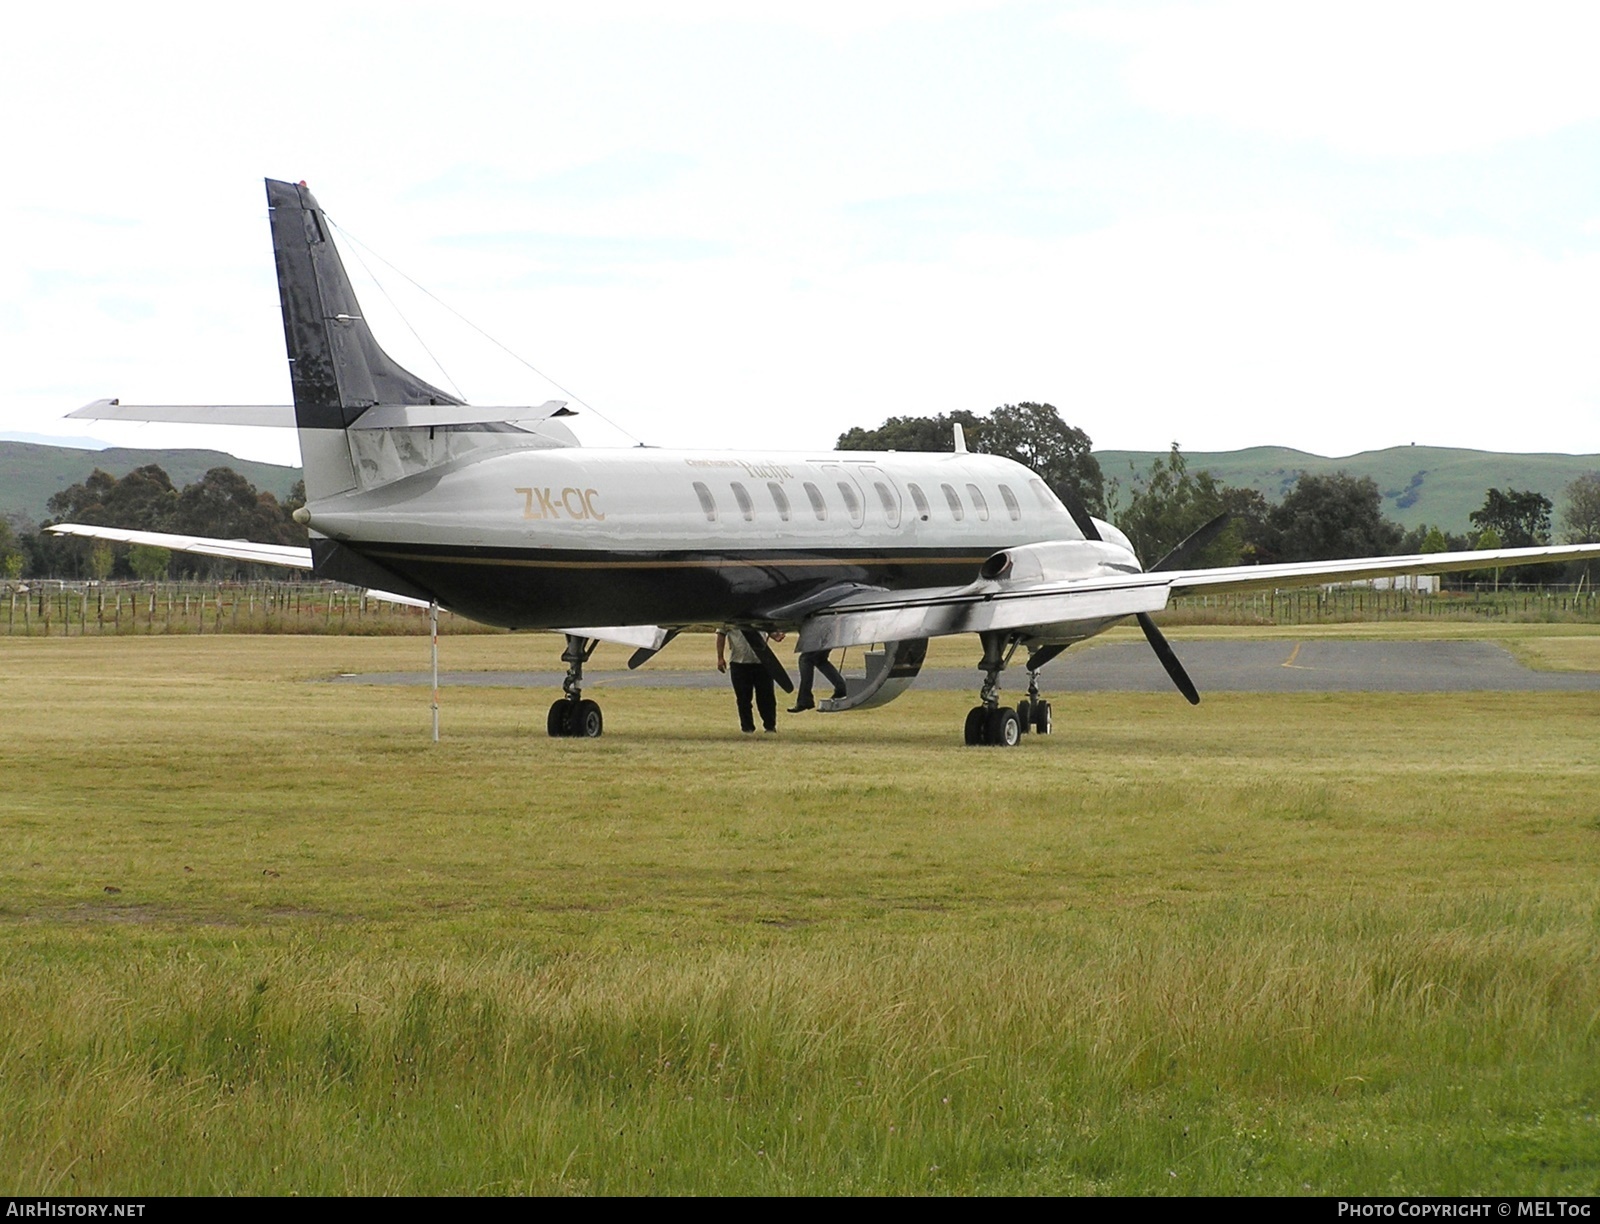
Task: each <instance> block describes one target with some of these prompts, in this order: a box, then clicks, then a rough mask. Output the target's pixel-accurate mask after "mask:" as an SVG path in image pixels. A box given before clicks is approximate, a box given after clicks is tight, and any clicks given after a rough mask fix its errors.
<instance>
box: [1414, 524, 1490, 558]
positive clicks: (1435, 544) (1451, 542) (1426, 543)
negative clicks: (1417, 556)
mask: <svg viewBox="0 0 1600 1224" xmlns="http://www.w3.org/2000/svg"><path fill="white" fill-rule="evenodd" d="M1471 547H1472V541H1471V540H1469V539H1468V538H1467V537H1466V536H1464V535H1456V534H1455V533H1454V532H1450V531H1446V530H1445V529H1444V528H1443V527H1440V526H1439V525H1438V524H1433V525H1431V526H1430V525H1429V524H1427V523H1423V524H1422V526H1420V527H1413V528H1412V529H1411V530H1410V531H1408V532H1406V533H1405V535H1404V536H1403V537H1401V540H1400V546H1399V548H1397V549H1396V550H1395V551H1396V552H1402V553H1438V552H1466V551H1467V550H1468V549H1469V548H1471Z"/></svg>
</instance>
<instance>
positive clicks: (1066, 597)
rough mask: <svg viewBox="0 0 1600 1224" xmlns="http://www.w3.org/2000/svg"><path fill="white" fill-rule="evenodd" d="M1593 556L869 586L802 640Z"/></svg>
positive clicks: (1525, 551) (813, 623) (1581, 551)
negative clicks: (1186, 596)
mask: <svg viewBox="0 0 1600 1224" xmlns="http://www.w3.org/2000/svg"><path fill="white" fill-rule="evenodd" d="M1589 558H1593V559H1596V560H1600V544H1569V545H1565V546H1558V547H1548V548H1499V549H1484V550H1482V551H1479V552H1458V553H1422V554H1413V555H1409V556H1399V557H1354V558H1350V559H1346V560H1337V561H1294V562H1287V563H1284V564H1281V565H1235V566H1228V567H1225V568H1221V569H1187V570H1184V569H1178V570H1158V571H1154V572H1151V573H1142V574H1117V575H1114V576H1104V577H1097V578H1087V579H1079V580H1072V579H1065V580H1051V579H1045V580H1039V581H1031V582H1006V581H984V580H981V579H980V580H979V581H977V582H974V583H971V584H969V585H968V586H964V587H926V588H923V589H920V590H909V591H862V592H859V593H856V594H852V595H847V596H845V597H844V598H842V599H839V600H837V601H836V602H834V603H831V604H829V605H827V606H826V607H824V608H821V609H818V610H817V611H815V612H813V613H812V614H811V615H809V616H808V617H806V619H805V621H804V622H803V623H802V625H801V627H800V649H801V650H803V651H810V650H833V649H836V648H838V647H841V646H860V645H866V644H870V643H872V642H895V641H903V640H906V639H909V638H923V637H938V636H941V635H944V634H951V633H981V632H984V631H986V630H991V629H1014V630H1026V631H1029V632H1028V636H1033V637H1041V638H1046V639H1048V638H1049V637H1050V636H1051V630H1052V629H1053V628H1054V629H1058V630H1065V629H1069V628H1072V627H1076V626H1081V625H1083V624H1084V623H1085V622H1093V621H1102V620H1117V619H1121V618H1122V617H1127V616H1137V615H1139V614H1141V613H1150V612H1159V611H1160V610H1161V609H1162V608H1164V607H1166V605H1167V599H1168V597H1169V595H1174V594H1177V595H1183V594H1187V593H1189V592H1191V591H1199V590H1207V591H1219V592H1221V591H1252V590H1263V589H1271V588H1280V587H1297V586H1315V585H1319V584H1321V583H1325V582H1351V581H1354V580H1357V579H1362V578H1383V577H1393V576H1397V575H1402V574H1442V573H1455V572H1460V571H1463V570H1478V569H1493V568H1496V567H1505V566H1510V565H1530V564H1535V563H1539V562H1550V561H1578V560H1584V559H1589Z"/></svg>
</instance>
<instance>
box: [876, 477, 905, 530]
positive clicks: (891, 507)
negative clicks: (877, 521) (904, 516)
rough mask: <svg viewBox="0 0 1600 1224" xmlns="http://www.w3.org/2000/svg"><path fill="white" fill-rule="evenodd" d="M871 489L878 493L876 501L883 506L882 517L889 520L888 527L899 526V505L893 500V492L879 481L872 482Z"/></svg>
mask: <svg viewBox="0 0 1600 1224" xmlns="http://www.w3.org/2000/svg"><path fill="white" fill-rule="evenodd" d="M872 487H873V488H874V489H876V490H877V491H878V501H880V502H881V503H882V504H883V517H884V518H886V519H888V520H889V526H891V527H898V526H900V503H899V502H898V501H896V500H895V496H894V493H893V491H892V490H891V489H890V488H889V486H888V485H886V484H884V483H883V481H881V480H875V481H873V482H872Z"/></svg>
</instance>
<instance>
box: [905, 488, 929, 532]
mask: <svg viewBox="0 0 1600 1224" xmlns="http://www.w3.org/2000/svg"><path fill="white" fill-rule="evenodd" d="M906 488H908V489H910V490H911V500H912V502H913V503H915V505H916V507H917V517H918V518H920V519H921V520H922V521H923V522H924V523H926V522H927V521H928V499H927V498H926V497H924V496H923V495H922V486H921V485H918V484H916V483H915V482H908V483H907V484H906Z"/></svg>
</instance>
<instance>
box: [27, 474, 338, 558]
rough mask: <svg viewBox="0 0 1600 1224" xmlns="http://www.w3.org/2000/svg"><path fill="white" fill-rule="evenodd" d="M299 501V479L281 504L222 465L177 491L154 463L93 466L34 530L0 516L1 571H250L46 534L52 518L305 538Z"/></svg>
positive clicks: (295, 540)
mask: <svg viewBox="0 0 1600 1224" xmlns="http://www.w3.org/2000/svg"><path fill="white" fill-rule="evenodd" d="M304 504H305V482H304V481H299V482H297V483H296V484H295V486H294V488H293V489H292V490H291V491H290V493H289V498H288V500H287V501H285V502H280V501H279V500H278V499H277V497H276V496H274V495H273V494H272V493H270V492H268V491H266V490H263V489H257V488H256V487H255V485H253V484H251V483H250V481H249V480H247V479H245V477H243V476H241V475H240V474H239V473H238V472H236V471H234V470H233V469H232V468H228V467H215V468H212V469H211V470H210V471H209V472H207V473H206V474H205V475H204V476H202V477H201V478H200V479H199V480H197V481H195V482H194V483H193V484H188V485H185V486H184V487H183V488H182V489H179V488H176V487H175V486H174V485H173V483H172V479H171V477H169V476H168V475H167V473H166V472H165V471H163V470H162V469H161V467H160V466H159V465H157V464H153V463H152V464H147V465H145V466H144V467H141V468H135V469H134V470H133V471H131V472H129V473H128V474H127V475H126V476H123V477H121V478H120V479H119V478H118V477H116V476H113V475H111V474H110V473H109V472H104V471H101V470H100V469H99V468H96V469H95V470H94V471H93V472H92V473H90V475H89V476H88V478H87V479H85V480H84V481H83V482H82V483H81V484H75V485H72V486H71V487H70V488H66V489H62V490H61V491H60V492H59V493H56V494H54V495H53V496H52V497H51V498H50V501H49V503H48V506H49V512H50V517H49V518H48V519H47V520H46V521H45V522H44V523H41V524H40V525H39V529H38V530H31V531H30V530H24V531H21V532H18V531H16V530H15V529H13V528H12V527H11V525H10V524H7V523H5V522H3V521H0V573H4V574H5V575H6V576H8V577H11V578H21V577H35V576H46V575H48V576H50V577H54V578H80V579H81V578H102V579H104V578H143V579H146V580H154V579H158V578H169V577H172V578H225V577H230V576H233V575H235V574H242V573H254V572H256V571H257V570H259V569H260V567H257V566H244V565H240V564H239V563H237V562H232V561H227V560H223V559H220V558H209V557H199V556H195V555H193V554H187V553H171V552H169V551H168V550H167V549H164V548H151V547H148V546H139V545H135V546H128V545H124V544H111V543H108V542H106V541H103V540H85V539H75V538H72V537H67V536H55V535H50V534H48V533H47V532H45V531H44V530H43V528H45V527H47V526H49V525H50V524H51V523H68V522H70V523H88V524H92V525H95V526H102V527H123V528H127V529H130V530H134V531H162V532H173V533H177V534H180V535H197V536H210V537H212V538H214V539H222V540H254V541H257V542H259V543H264V544H298V545H304V544H305V543H306V530H305V528H304V527H302V526H300V524H299V523H296V522H295V521H294V519H293V517H292V515H293V514H294V511H295V510H297V509H298V508H299V507H300V506H302V505H304Z"/></svg>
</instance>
